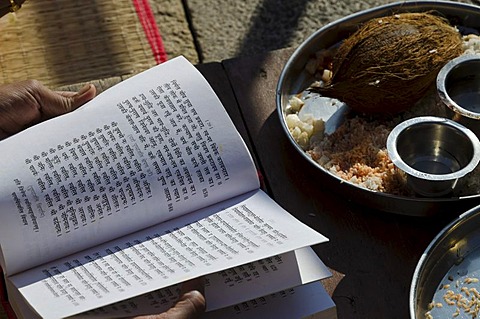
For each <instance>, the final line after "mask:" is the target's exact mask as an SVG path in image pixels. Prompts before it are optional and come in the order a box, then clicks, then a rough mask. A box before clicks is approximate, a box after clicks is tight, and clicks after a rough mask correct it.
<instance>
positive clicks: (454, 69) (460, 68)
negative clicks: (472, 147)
mask: <svg viewBox="0 0 480 319" xmlns="http://www.w3.org/2000/svg"><path fill="white" fill-rule="evenodd" d="M437 92H438V96H439V98H440V100H441V101H442V102H443V104H445V105H446V106H447V107H448V108H447V110H448V111H449V112H448V116H449V117H450V118H451V119H452V120H454V121H456V122H458V123H461V124H462V125H464V126H466V127H468V128H469V129H471V130H472V131H473V132H474V133H475V134H476V135H477V136H480V55H473V54H471V55H463V56H460V57H458V58H455V59H453V60H451V61H450V62H448V63H447V64H445V66H444V67H443V68H442V69H441V70H440V72H439V73H438V76H437Z"/></svg>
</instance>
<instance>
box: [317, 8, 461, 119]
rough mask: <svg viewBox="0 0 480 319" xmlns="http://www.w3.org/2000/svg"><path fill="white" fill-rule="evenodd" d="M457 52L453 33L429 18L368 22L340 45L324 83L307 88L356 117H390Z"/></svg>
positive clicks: (422, 89)
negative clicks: (345, 107) (338, 102)
mask: <svg viewBox="0 0 480 319" xmlns="http://www.w3.org/2000/svg"><path fill="white" fill-rule="evenodd" d="M462 52H463V49H462V39H461V35H460V33H459V32H458V30H456V29H455V28H454V27H453V26H451V25H450V24H449V22H448V21H447V20H446V19H444V18H442V17H439V16H436V15H434V14H432V13H403V14H395V15H392V16H385V17H382V18H376V19H371V20H369V21H367V22H366V23H365V24H364V25H362V26H361V27H360V28H359V29H358V30H357V31H356V32H355V33H353V34H352V35H351V36H349V37H348V38H347V39H345V40H344V41H343V43H341V44H340V46H339V48H338V51H337V52H336V53H335V55H334V58H333V62H332V63H333V64H332V68H333V69H332V77H331V79H330V81H328V82H327V83H325V85H323V86H322V87H315V88H310V89H311V90H312V91H316V92H319V93H321V94H322V95H324V96H328V97H332V98H337V99H339V100H341V101H343V102H345V103H346V104H347V105H348V106H349V107H350V108H352V109H353V110H356V111H358V112H362V113H383V114H395V113H398V112H401V111H404V110H406V109H407V108H409V107H411V106H413V105H414V104H415V103H416V102H417V101H418V100H419V99H420V98H421V97H423V96H424V95H425V93H426V91H427V90H428V89H429V87H430V86H431V85H432V84H433V83H434V82H435V79H436V76H437V74H438V72H439V71H440V69H441V68H442V67H443V66H444V65H445V64H446V63H447V62H448V61H449V60H451V59H453V58H455V57H457V56H459V55H460V54H462Z"/></svg>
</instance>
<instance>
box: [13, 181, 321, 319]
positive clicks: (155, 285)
mask: <svg viewBox="0 0 480 319" xmlns="http://www.w3.org/2000/svg"><path fill="white" fill-rule="evenodd" d="M326 240H327V239H326V238H325V237H324V236H323V235H321V234H319V233H318V232H316V231H314V230H313V229H311V228H309V227H308V226H306V225H304V224H302V223H300V222H299V221H298V220H296V219H295V218H294V217H293V216H291V215H290V214H289V213H288V212H286V211H285V210H283V209H282V208H281V207H280V206H279V205H277V204H276V203H275V202H274V201H273V200H272V199H270V198H269V197H268V196H267V195H266V194H265V193H263V192H262V191H261V190H257V191H256V192H253V193H248V194H244V195H241V196H239V197H237V198H235V199H230V200H228V201H226V202H222V203H220V204H217V205H214V206H212V207H208V208H205V209H202V210H200V211H197V212H195V213H193V214H188V215H184V216H181V217H179V218H177V219H175V220H169V221H167V222H165V223H163V224H160V225H158V226H155V227H152V228H149V229H146V230H143V231H140V232H138V233H135V234H132V235H128V236H126V237H124V238H121V239H118V240H116V241H113V242H110V243H107V244H104V245H100V246H97V247H95V248H92V249H89V250H87V251H83V252H81V253H78V254H75V255H72V256H69V257H68V258H64V259H61V260H58V261H56V262H54V263H48V264H45V265H42V266H41V267H37V268H35V269H32V270H28V271H26V272H23V273H21V274H19V275H15V276H13V277H11V278H10V279H9V280H10V281H11V282H12V283H13V284H14V285H15V287H17V289H19V290H20V292H21V294H22V295H23V296H24V298H25V299H26V300H27V302H28V303H29V304H30V305H31V306H32V308H33V309H35V310H36V311H37V312H38V313H39V314H40V315H41V316H42V317H53V318H56V317H67V316H71V315H75V314H79V313H83V312H85V311H89V310H92V309H95V308H99V307H102V306H105V305H109V304H112V303H115V302H118V301H121V300H126V299H129V298H132V297H136V296H139V295H142V294H145V293H148V292H152V291H155V290H158V289H161V288H165V287H169V286H172V285H174V284H178V283H180V282H183V281H186V280H189V279H193V278H197V277H200V276H205V275H209V274H212V273H216V272H221V271H223V270H225V269H229V268H233V267H236V266H239V265H244V264H248V263H251V262H254V261H256V260H259V259H264V258H268V257H271V256H274V255H279V254H283V253H286V252H288V251H292V250H295V249H299V248H302V247H307V246H311V245H315V244H318V243H321V242H324V241H326ZM57 305H62V307H58V306H57Z"/></svg>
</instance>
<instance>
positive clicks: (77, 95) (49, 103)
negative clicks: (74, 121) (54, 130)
mask: <svg viewBox="0 0 480 319" xmlns="http://www.w3.org/2000/svg"><path fill="white" fill-rule="evenodd" d="M96 92H97V90H96V88H95V86H94V85H93V84H87V85H85V86H84V87H82V88H81V89H80V91H78V92H54V91H50V90H44V91H41V92H39V94H40V97H39V99H38V100H39V101H41V106H40V107H41V112H42V117H43V119H47V118H51V117H55V116H58V115H61V114H64V113H68V112H70V111H73V110H75V109H77V108H78V107H80V106H82V105H83V104H85V103H86V102H88V101H90V100H91V99H93V98H94V97H95V95H96Z"/></svg>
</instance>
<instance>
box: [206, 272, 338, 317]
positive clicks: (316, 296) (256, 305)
mask: <svg viewBox="0 0 480 319" xmlns="http://www.w3.org/2000/svg"><path fill="white" fill-rule="evenodd" d="M200 318H201V319H225V318H229V319H231V318H248V319H265V318H303V319H307V318H308V319H337V310H336V306H335V303H334V302H333V300H332V298H330V296H329V295H328V293H327V292H326V291H325V288H324V287H323V286H322V283H321V282H319V281H315V282H312V283H309V284H306V285H302V286H298V287H293V288H290V289H285V290H282V291H279V292H275V293H273V294H269V295H266V296H263V297H260V298H255V299H252V300H249V301H246V302H242V303H240V304H238V305H234V306H230V307H226V308H222V309H218V310H216V311H212V312H206V313H205V314H203V315H202V316H201V317H200Z"/></svg>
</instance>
